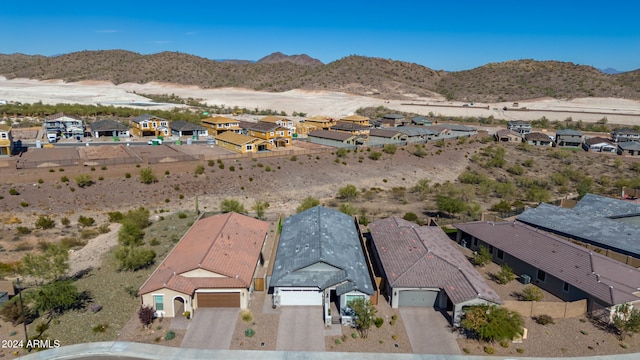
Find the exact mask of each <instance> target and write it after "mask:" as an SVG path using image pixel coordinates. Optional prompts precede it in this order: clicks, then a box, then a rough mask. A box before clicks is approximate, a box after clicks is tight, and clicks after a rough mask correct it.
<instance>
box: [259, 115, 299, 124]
mask: <svg viewBox="0 0 640 360" xmlns="http://www.w3.org/2000/svg"><path fill="white" fill-rule="evenodd" d="M258 121H263V122H270V123H275V122H278V121H291V120H289V119H287V118H285V117H282V116H274V115H270V116H265V117H263V118H262V119H260V120H258Z"/></svg>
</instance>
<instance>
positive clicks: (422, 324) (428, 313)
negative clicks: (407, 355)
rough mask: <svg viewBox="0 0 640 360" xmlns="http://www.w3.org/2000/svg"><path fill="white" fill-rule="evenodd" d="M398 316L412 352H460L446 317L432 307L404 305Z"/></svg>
mask: <svg viewBox="0 0 640 360" xmlns="http://www.w3.org/2000/svg"><path fill="white" fill-rule="evenodd" d="M400 316H402V322H403V323H404V327H405V329H406V330H407V335H408V336H409V341H410V342H411V348H412V349H413V353H414V354H462V353H461V352H460V347H458V343H457V342H456V334H455V333H452V332H451V331H450V329H449V323H448V322H447V319H446V318H445V317H444V316H443V315H442V314H441V313H440V312H439V311H436V310H435V309H433V308H429V307H404V308H400Z"/></svg>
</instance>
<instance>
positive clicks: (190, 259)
mask: <svg viewBox="0 0 640 360" xmlns="http://www.w3.org/2000/svg"><path fill="white" fill-rule="evenodd" d="M268 229H269V224H268V223H266V222H263V221H260V220H257V219H254V218H251V217H248V216H245V215H241V214H237V213H226V214H219V215H211V216H207V215H203V216H201V217H200V218H199V219H198V220H197V221H196V223H195V224H193V226H192V227H191V228H190V229H189V230H188V231H187V233H186V234H184V236H183V237H182V239H180V241H179V242H178V243H177V244H176V245H175V247H174V248H173V249H172V250H171V252H170V253H169V254H168V255H167V257H166V258H165V259H164V261H162V263H161V264H160V265H159V266H158V268H157V269H155V271H154V272H153V273H152V274H151V276H149V278H148V279H147V281H145V282H144V284H142V287H140V290H139V292H138V294H139V295H140V297H141V301H142V305H145V306H152V307H153V308H154V309H155V310H156V316H159V317H175V316H180V315H181V314H182V313H183V312H184V311H189V312H191V313H192V314H197V311H198V309H199V308H210V307H232V308H240V309H246V308H247V306H248V304H249V299H250V297H251V293H252V292H253V283H254V282H253V279H254V276H255V273H256V270H257V269H258V268H259V267H260V266H262V259H263V257H262V246H263V244H264V241H265V239H266V238H267V234H268Z"/></svg>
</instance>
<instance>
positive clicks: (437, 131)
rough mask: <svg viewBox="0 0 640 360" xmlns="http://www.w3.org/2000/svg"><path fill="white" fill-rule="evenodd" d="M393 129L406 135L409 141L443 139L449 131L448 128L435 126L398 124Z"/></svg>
mask: <svg viewBox="0 0 640 360" xmlns="http://www.w3.org/2000/svg"><path fill="white" fill-rule="evenodd" d="M394 130H397V131H400V132H401V133H403V134H404V135H405V136H406V140H407V142H409V143H420V142H422V143H424V142H427V141H429V140H439V139H444V138H445V137H446V136H447V135H449V134H450V133H451V132H450V131H449V130H448V129H445V128H442V127H437V126H417V125H407V126H399V127H397V128H395V129H394Z"/></svg>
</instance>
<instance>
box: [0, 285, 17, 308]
mask: <svg viewBox="0 0 640 360" xmlns="http://www.w3.org/2000/svg"><path fill="white" fill-rule="evenodd" d="M15 294H16V288H15V287H14V286H13V282H12V281H10V280H0V305H2V304H4V303H5V302H7V301H9V299H11V298H12V297H14V296H15Z"/></svg>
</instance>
